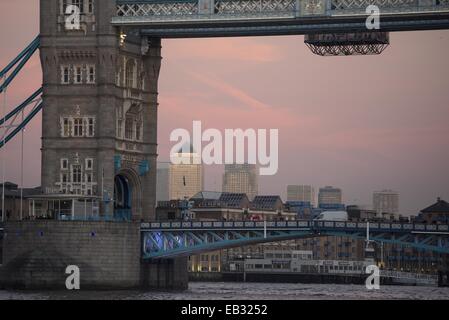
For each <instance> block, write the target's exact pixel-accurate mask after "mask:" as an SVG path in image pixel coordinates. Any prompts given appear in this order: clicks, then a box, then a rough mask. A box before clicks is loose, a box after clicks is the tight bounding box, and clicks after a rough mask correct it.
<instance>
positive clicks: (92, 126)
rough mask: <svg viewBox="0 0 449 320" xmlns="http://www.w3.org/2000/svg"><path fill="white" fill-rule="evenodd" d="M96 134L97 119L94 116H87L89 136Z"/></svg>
mask: <svg viewBox="0 0 449 320" xmlns="http://www.w3.org/2000/svg"><path fill="white" fill-rule="evenodd" d="M94 135H95V120H94V118H87V136H88V137H93V136H94Z"/></svg>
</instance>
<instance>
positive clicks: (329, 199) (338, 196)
mask: <svg viewBox="0 0 449 320" xmlns="http://www.w3.org/2000/svg"><path fill="white" fill-rule="evenodd" d="M339 204H342V192H341V189H340V188H334V187H332V186H326V187H324V188H320V191H319V193H318V206H319V207H322V206H323V205H324V206H328V205H339Z"/></svg>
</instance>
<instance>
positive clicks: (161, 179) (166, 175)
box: [156, 162, 170, 203]
mask: <svg viewBox="0 0 449 320" xmlns="http://www.w3.org/2000/svg"><path fill="white" fill-rule="evenodd" d="M169 186H170V162H158V163H157V174H156V203H157V202H158V201H168V200H170V187H169Z"/></svg>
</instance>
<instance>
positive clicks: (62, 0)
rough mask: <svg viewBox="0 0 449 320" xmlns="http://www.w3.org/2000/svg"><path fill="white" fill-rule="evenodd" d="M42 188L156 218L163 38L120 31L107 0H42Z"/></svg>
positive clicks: (109, 211) (134, 216)
mask: <svg viewBox="0 0 449 320" xmlns="http://www.w3.org/2000/svg"><path fill="white" fill-rule="evenodd" d="M40 8H41V9H40V10H41V16H40V28H41V30H40V34H41V47H40V53H41V63H42V70H43V88H44V91H43V100H44V105H45V108H44V110H43V116H42V122H43V126H42V127H43V132H42V187H43V190H44V192H45V193H47V194H59V193H69V194H81V195H92V196H97V197H99V198H101V208H100V212H101V214H103V215H105V214H107V215H111V214H112V213H113V212H114V213H115V214H125V215H127V216H131V217H132V219H133V220H134V221H140V220H145V221H147V220H149V219H151V218H154V207H155V187H156V186H155V182H156V177H155V174H156V169H155V168H156V158H157V107H158V103H157V92H158V77H159V72H160V67H161V52H160V51H161V42H160V39H148V38H142V37H140V36H139V35H134V36H132V35H128V36H127V37H125V36H123V35H122V34H121V30H120V29H119V28H118V27H114V26H112V25H111V19H112V17H113V15H114V14H115V12H116V4H115V1H109V0H41V1H40Z"/></svg>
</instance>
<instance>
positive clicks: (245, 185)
mask: <svg viewBox="0 0 449 320" xmlns="http://www.w3.org/2000/svg"><path fill="white" fill-rule="evenodd" d="M258 180H259V179H258V173H257V166H256V165H254V164H247V163H245V164H227V165H225V173H224V175H223V192H231V193H246V195H247V196H248V198H249V199H250V200H253V199H254V197H255V196H257V193H258V191H259V185H258Z"/></svg>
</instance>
